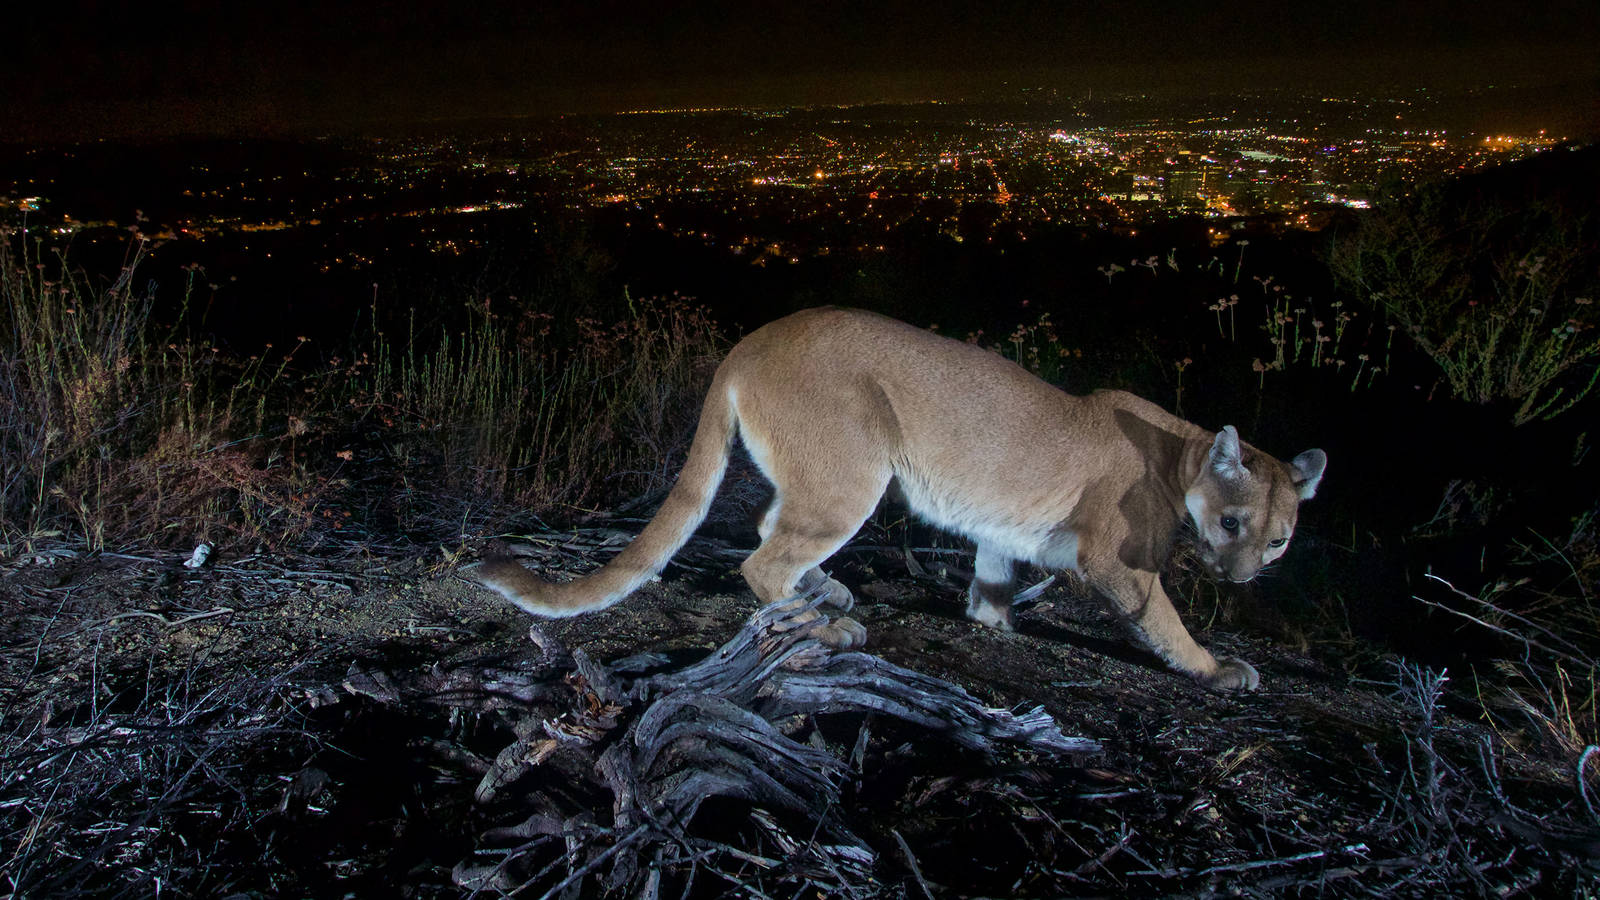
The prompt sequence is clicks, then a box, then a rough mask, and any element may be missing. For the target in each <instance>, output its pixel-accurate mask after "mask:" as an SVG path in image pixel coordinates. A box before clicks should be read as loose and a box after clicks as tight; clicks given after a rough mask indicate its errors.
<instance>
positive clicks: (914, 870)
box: [889, 828, 933, 900]
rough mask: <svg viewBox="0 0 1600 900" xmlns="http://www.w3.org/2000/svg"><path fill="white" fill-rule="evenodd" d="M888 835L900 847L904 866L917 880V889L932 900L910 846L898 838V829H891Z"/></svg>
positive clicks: (930, 891) (903, 839)
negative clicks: (904, 861)
mask: <svg viewBox="0 0 1600 900" xmlns="http://www.w3.org/2000/svg"><path fill="white" fill-rule="evenodd" d="M889 833H890V834H892V835H894V840H895V843H897V844H899V845H900V852H901V853H903V854H905V857H906V865H907V866H908V867H909V868H910V869H911V877H913V878H915V879H916V880H917V887H920V888H922V895H923V896H924V897H927V898H928V900H933V890H932V889H931V888H929V887H928V881H927V879H925V878H923V877H922V867H921V866H919V865H917V856H916V854H915V853H912V852H911V845H910V844H907V843H906V839H905V838H903V837H901V836H900V831H899V829H895V828H891V829H889Z"/></svg>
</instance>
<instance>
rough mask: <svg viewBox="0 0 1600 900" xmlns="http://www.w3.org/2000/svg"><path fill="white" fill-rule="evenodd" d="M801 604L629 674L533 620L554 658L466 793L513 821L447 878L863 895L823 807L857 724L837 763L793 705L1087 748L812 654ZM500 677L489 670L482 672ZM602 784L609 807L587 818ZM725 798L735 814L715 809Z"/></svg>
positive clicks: (528, 889) (858, 661) (837, 819)
mask: <svg viewBox="0 0 1600 900" xmlns="http://www.w3.org/2000/svg"><path fill="white" fill-rule="evenodd" d="M818 603H819V599H818V598H803V599H802V601H801V602H800V603H797V604H793V605H792V607H793V608H790V609H784V608H783V605H782V604H777V605H773V606H769V607H767V608H764V609H762V610H760V611H759V612H757V613H756V614H755V615H754V616H752V617H751V618H750V620H749V621H748V622H747V623H746V624H745V626H744V628H743V629H741V630H740V632H739V633H738V635H736V636H735V637H734V638H733V639H732V640H730V641H728V642H727V643H726V644H724V645H723V646H722V647H720V648H718V649H717V650H716V651H715V652H713V653H712V654H710V655H709V656H707V657H706V658H705V659H703V660H701V661H700V662H698V663H695V664H693V665H690V666H688V667H685V668H682V669H677V670H673V671H666V672H659V673H656V674H652V675H648V676H640V677H636V678H632V679H629V678H628V677H627V676H626V674H625V672H624V669H625V668H627V666H626V665H622V664H619V665H617V666H612V667H607V666H605V665H602V664H600V663H597V662H595V661H594V660H591V659H589V658H588V657H587V656H586V655H585V654H584V653H583V652H582V651H577V650H574V651H571V652H570V653H569V652H568V651H566V650H565V649H563V648H560V647H559V646H558V645H556V644H555V642H554V640H553V639H552V638H550V637H548V636H547V635H546V634H544V633H543V632H542V631H540V630H539V629H538V628H537V626H536V627H535V629H534V632H535V634H534V640H535V641H536V643H537V644H538V645H539V647H540V649H541V651H542V653H543V660H542V662H545V663H550V662H554V663H557V664H558V666H559V667H558V668H556V669H554V670H553V672H554V673H555V674H552V675H551V676H550V677H549V678H547V679H546V681H547V684H545V685H542V686H535V685H534V684H532V683H531V682H530V681H527V680H524V681H523V682H522V683H521V684H520V685H518V687H519V690H517V691H516V692H515V693H516V694H517V695H518V698H519V699H523V700H528V699H538V700H544V701H546V702H544V703H539V702H535V703H533V704H532V708H531V709H527V711H526V712H524V713H523V714H521V715H520V716H519V717H517V718H516V719H515V721H514V726H513V727H514V732H515V734H516V740H515V741H514V742H513V743H512V744H510V745H509V746H507V747H506V748H505V749H504V750H502V751H501V752H500V753H499V754H498V756H497V757H496V759H495V760H494V762H493V764H491V765H490V767H489V769H488V771H487V772H486V773H484V775H483V778H482V780H481V781H480V782H479V785H478V789H477V798H478V800H479V801H480V802H485V803H488V802H491V801H494V802H496V803H497V804H504V805H505V806H507V807H510V808H514V809H517V810H520V811H521V814H523V815H525V816H526V817H525V818H524V819H523V820H522V821H521V822H520V823H518V824H516V825H511V826H509V827H503V828H497V829H493V830H491V831H489V832H486V833H485V834H484V835H483V838H482V840H481V841H480V846H479V849H478V851H477V852H476V853H475V854H474V856H473V857H472V858H471V859H469V860H466V861H463V862H462V863H461V864H459V865H457V866H456V869H455V871H454V877H455V880H456V883H457V884H459V885H461V886H462V887H466V888H469V889H472V890H474V891H496V892H512V891H515V892H517V893H518V894H519V895H523V894H528V895H537V894H541V893H542V895H543V896H547V897H554V896H577V895H579V893H582V894H584V895H592V894H594V893H596V892H599V893H610V894H614V895H616V896H640V897H654V896H656V895H657V894H658V892H659V891H660V890H662V888H663V885H664V884H671V885H673V886H674V891H675V892H678V891H681V892H683V893H684V894H686V895H687V894H688V893H689V892H690V890H691V889H692V888H693V886H694V883H695V880H696V879H697V878H703V879H709V880H710V881H709V883H706V884H705V887H706V888H707V889H710V890H712V892H713V893H715V892H718V891H722V890H728V889H731V888H739V889H742V890H744V891H746V892H747V893H749V894H751V895H753V896H760V895H764V894H768V893H769V892H771V891H772V890H773V889H775V888H780V887H787V889H788V892H789V893H793V891H794V890H795V889H797V888H800V887H807V886H809V887H811V888H813V889H814V890H815V891H816V892H820V893H821V894H823V895H857V896H862V895H869V894H872V893H875V891H874V890H873V889H872V886H871V884H872V882H871V878H870V876H871V873H872V871H873V869H874V867H875V866H876V865H877V862H878V854H877V853H876V851H874V850H873V849H872V848H871V847H870V846H869V845H868V844H867V842H866V841H864V840H863V839H862V838H861V837H859V836H858V835H857V834H855V833H854V831H852V830H851V828H850V826H849V824H848V823H847V822H845V821H844V818H843V817H842V815H841V814H840V813H839V806H840V788H841V783H842V782H843V781H844V780H845V779H846V778H847V777H848V776H849V775H850V773H851V770H852V765H854V766H856V767H859V766H860V763H861V758H862V754H863V747H864V745H865V741H866V739H867V730H866V728H865V727H864V726H863V728H862V730H861V732H860V737H859V739H858V740H857V746H856V748H855V751H854V752H853V753H851V754H850V757H851V758H850V759H849V760H846V759H843V758H840V757H839V756H836V755H834V753H832V752H831V751H830V750H828V749H826V748H825V747H823V746H819V745H818V744H820V743H821V742H816V743H801V742H799V741H797V740H795V739H794V738H793V737H790V736H789V735H790V734H792V733H795V732H797V731H799V730H800V729H801V728H802V727H803V725H804V723H805V722H806V721H808V719H809V718H810V717H813V716H817V715H822V714H835V713H871V714H875V715H878V716H885V717H892V718H894V719H900V720H903V721H905V722H907V723H911V724H913V725H916V726H920V727H922V728H925V729H927V730H928V731H929V732H931V736H930V739H931V740H941V739H942V740H947V741H950V742H953V743H955V744H957V745H960V746H962V747H965V748H968V749H970V750H974V751H979V752H981V753H985V754H988V753H992V752H993V751H994V750H995V749H996V747H997V744H998V743H1005V744H1009V745H1012V746H1017V747H1022V748H1028V749H1032V750H1036V751H1042V752H1046V753H1050V754H1073V755H1087V754H1094V753H1098V752H1100V745H1099V744H1098V743H1096V742H1095V741H1093V740H1089V739H1086V738H1073V737H1067V736H1066V735H1063V734H1062V733H1061V730H1060V729H1059V728H1058V727H1057V725H1056V723H1055V721H1054V720H1053V719H1051V718H1050V716H1049V715H1047V714H1046V713H1045V712H1044V711H1043V710H1042V709H1038V708H1036V709H1033V710H1031V711H1028V712H1025V713H1021V714H1013V713H1010V712H1006V711H1004V710H998V709H991V708H988V707H985V706H984V705H983V704H981V703H979V702H978V701H977V700H976V699H974V698H973V697H972V696H971V695H969V694H968V693H967V692H966V691H964V690H962V689H961V688H959V687H957V686H955V685H953V684H950V683H949V682H946V681H942V680H940V679H937V678H933V677H930V676H928V675H924V674H921V673H918V672H913V671H911V670H909V669H904V668H901V667H900V666H896V665H894V664H893V663H890V662H887V661H885V660H882V659H879V658H877V657H874V656H870V655H867V654H864V653H856V652H835V651H833V650H831V649H829V648H828V647H826V646H824V645H823V644H821V643H819V642H818V641H817V640H815V639H814V638H813V637H812V635H813V633H815V631H816V629H817V628H819V627H821V626H823V625H825V624H826V623H827V619H826V617H819V618H815V619H812V620H810V621H803V619H804V615H803V614H804V613H808V612H810V611H811V610H814V609H816V607H817V605H818ZM639 662H640V661H639V660H637V659H632V660H627V661H623V663H626V664H628V665H633V664H638V663H639ZM644 662H645V663H646V664H647V663H649V662H651V660H645V661H644ZM561 663H565V664H566V665H564V666H563V665H560V664H561ZM562 668H564V669H565V670H566V671H564V672H563V671H561V669H562ZM485 674H486V675H488V674H489V673H485ZM441 678H442V679H443V680H444V681H445V682H448V690H449V691H450V693H451V695H452V696H454V697H457V698H463V697H464V696H465V690H464V689H465V688H466V685H465V683H464V679H463V676H462V674H461V673H460V672H459V671H458V672H455V673H451V674H450V675H449V676H441ZM506 680H507V679H506V677H505V673H503V672H496V673H493V674H492V675H489V677H487V678H485V682H493V683H496V684H498V685H502V686H503V685H504V684H505V682H506ZM441 686H443V684H441ZM484 687H485V688H488V685H487V684H485V685H484ZM562 687H564V688H565V689H564V690H562ZM502 689H503V688H502ZM557 704H559V705H557ZM492 705H496V706H500V707H501V708H505V704H503V703H496V704H492ZM606 796H609V797H610V805H611V810H610V815H609V824H602V823H601V822H602V820H604V819H605V818H606V817H605V816H604V815H603V806H604V798H605V797H606ZM712 798H723V799H725V800H727V801H729V802H731V803H732V804H733V805H732V806H720V805H719V815H718V816H717V817H715V818H716V819H717V820H718V821H716V822H714V823H712V826H711V827H705V828H702V827H700V826H701V824H702V823H700V822H699V821H697V819H696V816H697V814H698V813H700V812H701V810H702V807H703V805H704V804H705V803H706V802H707V801H708V800H710V799H712ZM586 799H587V802H586ZM595 807H601V809H596V808H595ZM728 809H733V810H735V812H734V813H732V814H731V815H732V816H733V817H735V818H739V819H740V820H739V821H735V822H729V821H728V819H729V818H730V814H729V813H728V812H727V810H728ZM730 832H732V833H737V834H738V835H739V836H740V838H741V839H742V840H741V842H740V843H734V842H733V841H732V840H730V839H729V835H730ZM758 885H759V887H758Z"/></svg>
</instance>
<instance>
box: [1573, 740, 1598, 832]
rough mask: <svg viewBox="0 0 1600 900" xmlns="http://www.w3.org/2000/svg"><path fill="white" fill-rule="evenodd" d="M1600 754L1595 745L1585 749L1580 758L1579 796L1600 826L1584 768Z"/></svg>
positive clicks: (1590, 816) (1590, 815) (1591, 816)
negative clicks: (1594, 756)
mask: <svg viewBox="0 0 1600 900" xmlns="http://www.w3.org/2000/svg"><path fill="white" fill-rule="evenodd" d="M1596 753H1600V747H1596V746H1595V745H1594V744H1590V745H1589V746H1587V747H1585V748H1583V755H1582V756H1580V757H1578V794H1579V795H1580V796H1582V797H1583V805H1584V806H1585V807H1586V808H1587V809H1588V810H1589V818H1591V819H1593V820H1594V821H1595V823H1596V824H1600V815H1597V814H1596V813H1595V811H1594V803H1592V802H1591V801H1590V800H1589V783H1588V782H1587V781H1586V780H1585V779H1584V777H1583V771H1584V767H1585V766H1587V765H1588V764H1589V757H1591V756H1593V755H1594V754H1596Z"/></svg>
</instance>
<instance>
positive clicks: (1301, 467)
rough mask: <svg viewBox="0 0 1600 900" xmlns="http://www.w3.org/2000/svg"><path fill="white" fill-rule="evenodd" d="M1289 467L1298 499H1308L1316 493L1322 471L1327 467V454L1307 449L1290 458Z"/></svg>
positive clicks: (1320, 481)
mask: <svg viewBox="0 0 1600 900" xmlns="http://www.w3.org/2000/svg"><path fill="white" fill-rule="evenodd" d="M1289 468H1290V469H1293V470H1294V486H1295V487H1296V488H1297V489H1298V490H1299V491H1300V499H1301V500H1310V499H1311V498H1312V497H1315V496H1316V495H1317V485H1318V484H1320V483H1322V472H1323V470H1324V469H1326V468H1328V454H1326V453H1323V452H1322V451H1321V450H1307V451H1306V452H1304V453H1302V454H1300V455H1299V456H1296V457H1295V458H1294V459H1293V460H1291V461H1290V462H1289Z"/></svg>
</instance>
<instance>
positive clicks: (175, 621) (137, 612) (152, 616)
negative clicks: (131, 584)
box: [79, 606, 233, 631]
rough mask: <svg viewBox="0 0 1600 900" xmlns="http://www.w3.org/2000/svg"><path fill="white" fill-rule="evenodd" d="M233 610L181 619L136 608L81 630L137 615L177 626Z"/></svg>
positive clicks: (222, 614)
mask: <svg viewBox="0 0 1600 900" xmlns="http://www.w3.org/2000/svg"><path fill="white" fill-rule="evenodd" d="M231 612H233V607H231V606H219V607H217V608H216V609H213V610H209V611H207V612H202V613H195V614H194V615H190V616H184V617H183V618H181V619H169V618H167V617H166V616H163V615H162V614H160V613H153V612H146V611H145V610H142V609H136V610H132V611H131V612H122V613H117V614H116V615H114V616H112V617H110V618H109V619H102V620H100V621H99V622H90V623H89V624H88V625H85V626H84V627H83V628H81V629H79V631H86V630H88V629H90V628H94V627H97V626H102V625H110V624H111V623H112V622H115V621H117V620H118V619H132V618H135V617H144V618H149V619H155V620H156V621H157V622H160V623H161V624H163V625H165V626H167V627H168V628H176V627H178V626H179V625H183V624H185V623H188V622H194V621H196V620H199V619H209V618H211V617H212V616H225V615H227V614H228V613H231Z"/></svg>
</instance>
